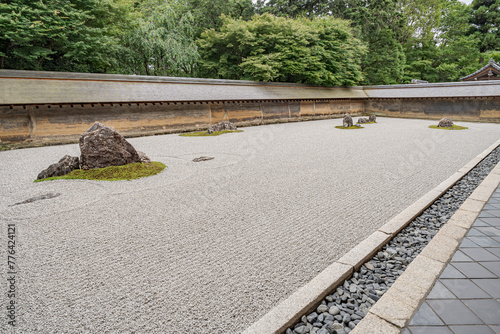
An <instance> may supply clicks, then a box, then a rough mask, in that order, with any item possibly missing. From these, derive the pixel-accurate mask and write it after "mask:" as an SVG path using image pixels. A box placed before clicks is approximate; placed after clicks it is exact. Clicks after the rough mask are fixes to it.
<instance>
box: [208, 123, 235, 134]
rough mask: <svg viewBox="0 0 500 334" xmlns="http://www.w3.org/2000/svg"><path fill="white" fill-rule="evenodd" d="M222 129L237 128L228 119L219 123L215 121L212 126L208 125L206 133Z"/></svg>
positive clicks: (231, 129)
mask: <svg viewBox="0 0 500 334" xmlns="http://www.w3.org/2000/svg"><path fill="white" fill-rule="evenodd" d="M224 130H230V131H235V130H237V128H236V125H234V124H233V123H231V122H229V121H222V122H219V123H216V124H214V125H212V126H210V127H209V128H208V130H207V134H209V135H211V134H212V133H214V132H216V131H224Z"/></svg>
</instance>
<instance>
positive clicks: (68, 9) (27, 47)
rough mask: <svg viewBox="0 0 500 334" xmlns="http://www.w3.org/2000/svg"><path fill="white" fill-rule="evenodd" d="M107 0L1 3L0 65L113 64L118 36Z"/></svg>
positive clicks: (73, 67)
mask: <svg viewBox="0 0 500 334" xmlns="http://www.w3.org/2000/svg"><path fill="white" fill-rule="evenodd" d="M117 15H119V10H118V8H117V7H116V6H114V4H113V3H112V2H111V1H108V0H71V1H70V0H51V1H33V0H10V1H4V2H2V3H0V67H1V68H22V69H33V70H59V71H84V72H87V71H88V72H101V71H105V70H106V69H107V68H109V67H111V66H113V65H114V59H113V57H112V55H113V52H114V51H115V50H116V48H117V40H116V39H115V38H113V36H112V35H111V34H110V33H109V30H110V25H109V22H110V21H112V20H113V17H115V16H117Z"/></svg>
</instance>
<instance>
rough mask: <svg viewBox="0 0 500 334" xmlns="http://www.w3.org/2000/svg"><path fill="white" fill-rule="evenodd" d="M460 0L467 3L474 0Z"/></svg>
mask: <svg viewBox="0 0 500 334" xmlns="http://www.w3.org/2000/svg"><path fill="white" fill-rule="evenodd" d="M460 1H461V2H463V3H466V4H470V3H471V2H472V0H460Z"/></svg>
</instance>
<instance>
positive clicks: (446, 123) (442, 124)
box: [438, 117, 453, 128]
mask: <svg viewBox="0 0 500 334" xmlns="http://www.w3.org/2000/svg"><path fill="white" fill-rule="evenodd" d="M452 126H453V121H452V120H451V119H449V118H446V117H445V118H442V119H441V120H440V121H439V124H438V128H451V127H452Z"/></svg>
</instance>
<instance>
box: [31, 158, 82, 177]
mask: <svg viewBox="0 0 500 334" xmlns="http://www.w3.org/2000/svg"><path fill="white" fill-rule="evenodd" d="M79 168H80V159H79V158H78V157H72V156H69V155H65V156H64V157H63V158H62V159H61V160H59V162H57V163H55V164H52V165H50V166H49V167H48V168H47V169H45V170H43V171H41V172H40V174H38V177H37V179H45V178H48V177H53V176H62V175H66V174H69V173H71V171H73V170H75V169H79Z"/></svg>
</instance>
